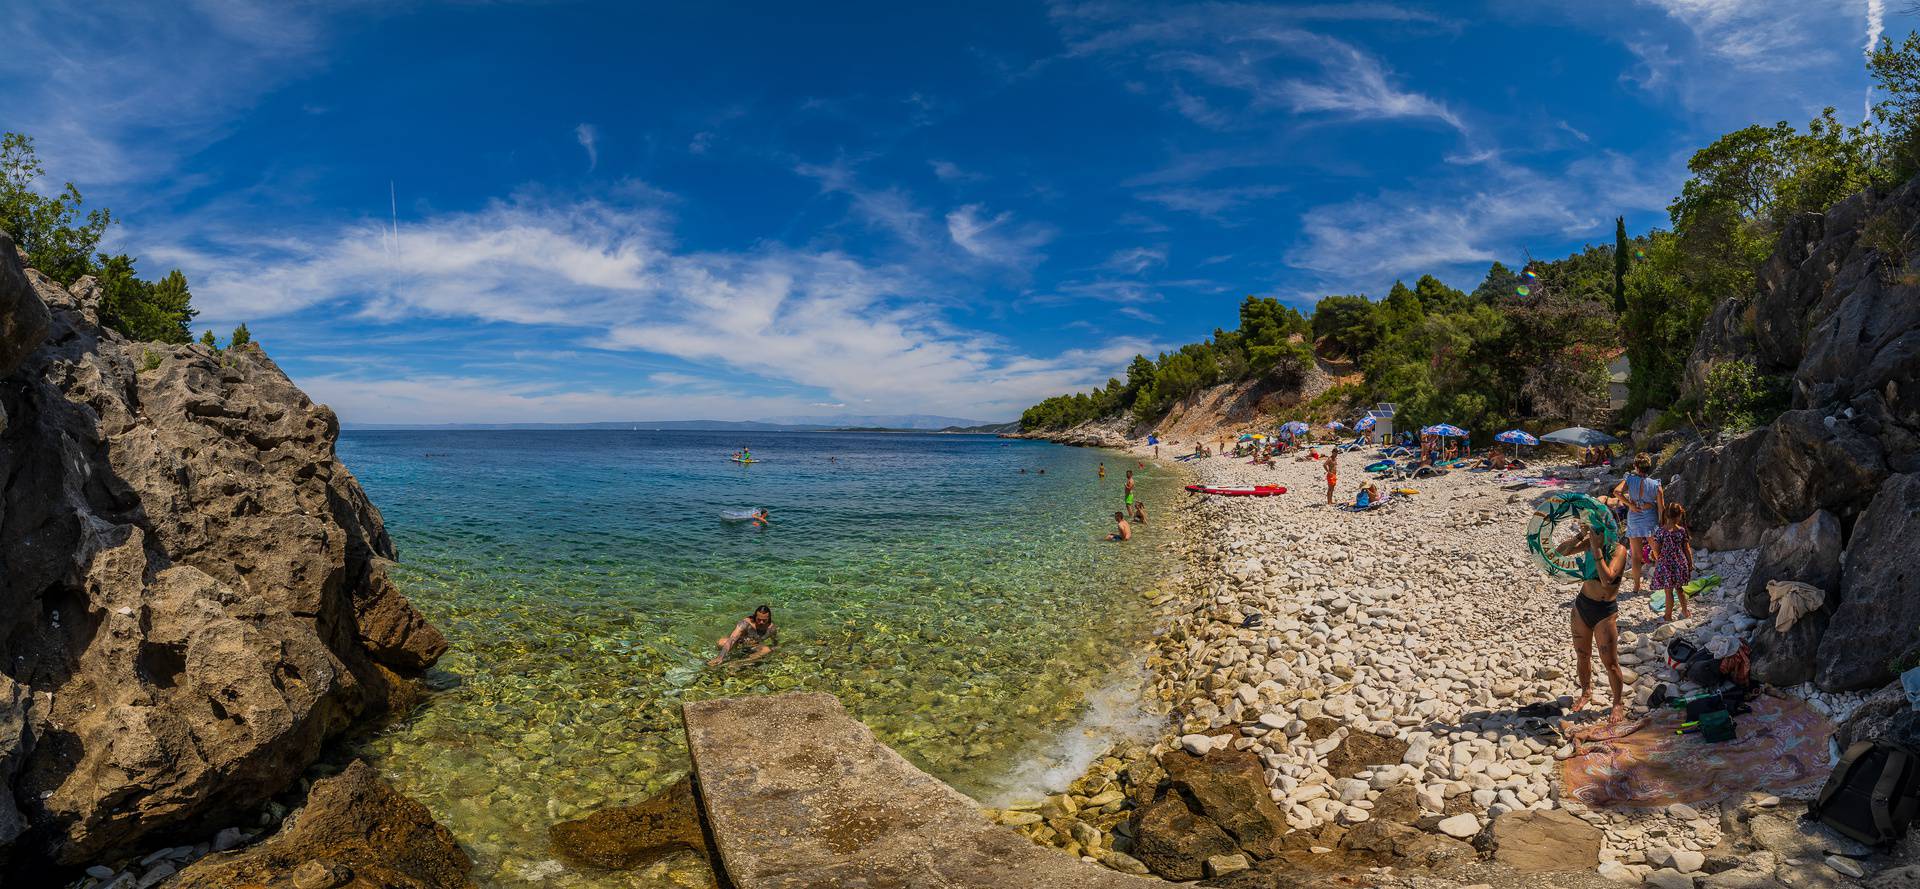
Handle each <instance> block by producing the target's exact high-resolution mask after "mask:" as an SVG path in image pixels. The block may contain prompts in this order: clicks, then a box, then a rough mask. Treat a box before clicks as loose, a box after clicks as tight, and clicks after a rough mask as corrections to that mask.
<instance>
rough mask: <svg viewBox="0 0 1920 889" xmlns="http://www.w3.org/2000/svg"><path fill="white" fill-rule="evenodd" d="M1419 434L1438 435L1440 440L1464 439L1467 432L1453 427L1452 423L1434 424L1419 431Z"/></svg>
mask: <svg viewBox="0 0 1920 889" xmlns="http://www.w3.org/2000/svg"><path fill="white" fill-rule="evenodd" d="M1420 434H1421V435H1438V436H1440V437H1441V438H1465V437H1466V436H1467V430H1465V429H1462V428H1460V427H1458V426H1455V425H1453V424H1452V423H1435V424H1433V425H1432V426H1428V427H1427V428H1425V429H1422V430H1420Z"/></svg>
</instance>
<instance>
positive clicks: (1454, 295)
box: [1021, 35, 1920, 433]
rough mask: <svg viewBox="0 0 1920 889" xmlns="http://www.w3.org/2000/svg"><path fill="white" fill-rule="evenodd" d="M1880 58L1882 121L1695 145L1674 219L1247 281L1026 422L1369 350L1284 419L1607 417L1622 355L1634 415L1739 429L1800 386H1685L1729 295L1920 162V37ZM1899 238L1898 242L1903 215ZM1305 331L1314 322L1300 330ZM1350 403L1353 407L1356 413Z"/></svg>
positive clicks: (1785, 128)
mask: <svg viewBox="0 0 1920 889" xmlns="http://www.w3.org/2000/svg"><path fill="white" fill-rule="evenodd" d="M1869 69H1870V71H1871V72H1872V74H1873V77H1874V79H1875V81H1876V90H1875V95H1876V96H1878V97H1879V99H1880V101H1879V104H1877V105H1876V106H1875V109H1874V119H1873V122H1872V124H1871V125H1868V124H1862V125H1859V126H1852V127H1849V126H1846V125H1843V124H1841V123H1840V122H1839V121H1838V120H1837V119H1836V118H1835V116H1834V111H1833V109H1831V108H1828V109H1827V110H1826V111H1825V112H1823V113H1822V114H1821V115H1820V116H1819V117H1816V118H1814V119H1813V120H1812V121H1810V122H1808V124H1807V126H1806V127H1805V128H1804V129H1799V128H1795V127H1794V126H1792V125H1791V124H1788V123H1786V122H1785V121H1782V122H1779V123H1776V124H1774V125H1772V126H1761V125H1755V126H1750V127H1746V128H1744V129H1740V130H1736V131H1734V132H1732V133H1728V134H1727V135H1725V136H1722V137H1720V138H1719V139H1718V140H1716V141H1715V142H1714V143H1713V144H1711V145H1708V146H1707V147H1705V148H1703V149H1701V150H1700V151H1698V152H1696V153H1695V154H1694V155H1693V157H1692V159H1691V160H1690V162H1689V163H1688V171H1689V172H1690V174H1691V176H1690V177H1689V178H1688V179H1687V181H1686V183H1685V185H1684V186H1683V187H1682V189H1681V192H1680V194H1679V195H1678V196H1676V197H1675V198H1674V200H1673V203H1672V204H1671V205H1670V206H1669V207H1668V213H1669V218H1670V220H1671V223H1672V228H1671V229H1670V230H1656V231H1653V232H1650V233H1648V234H1646V235H1643V236H1640V237H1637V238H1633V237H1628V235H1627V232H1626V227H1625V224H1624V221H1622V220H1619V219H1616V220H1615V225H1614V231H1613V232H1611V233H1602V232H1595V233H1594V234H1595V235H1596V237H1600V236H1603V235H1604V234H1611V236H1612V237H1611V241H1612V244H1611V245H1609V246H1589V247H1587V248H1586V249H1584V250H1582V251H1580V252H1578V253H1575V254H1573V255H1572V256H1568V257H1565V258H1561V259H1555V260H1550V261H1538V260H1532V259H1530V258H1528V259H1523V260H1521V261H1519V262H1517V263H1516V264H1515V265H1514V266H1513V267H1509V266H1507V265H1504V264H1502V263H1498V262H1496V263H1494V264H1493V265H1492V267H1491V268H1489V269H1488V270H1487V273H1486V276H1485V277H1484V278H1483V279H1482V280H1481V281H1480V283H1479V284H1478V285H1477V286H1476V287H1474V289H1473V290H1472V292H1462V291H1460V290H1457V289H1455V288H1453V287H1450V286H1448V285H1447V284H1445V283H1443V282H1442V281H1440V280H1439V279H1437V278H1435V277H1433V276H1432V275H1422V276H1421V277H1420V278H1419V279H1418V280H1417V281H1415V282H1414V284H1413V286H1411V287H1408V286H1406V285H1405V284H1404V283H1401V282H1398V281H1396V282H1395V283H1394V284H1393V286H1392V288H1391V289H1389V290H1388V292H1387V294H1386V295H1385V296H1384V297H1383V298H1381V299H1377V300H1376V299H1370V298H1368V297H1366V296H1364V295H1355V294H1344V295H1334V296H1327V297H1325V298H1323V299H1321V300H1320V301H1319V302H1318V303H1317V304H1316V305H1315V306H1313V309H1312V312H1311V313H1310V314H1303V313H1301V312H1300V311H1299V310H1297V309H1294V308H1292V307H1290V306H1286V305H1283V304H1281V303H1279V302H1278V301H1276V300H1274V299H1271V298H1260V297H1252V296H1249V297H1247V299H1246V301H1245V302H1243V303H1242V304H1241V307H1240V324H1239V326H1238V327H1237V328H1235V329H1234V330H1218V329H1216V330H1215V331H1214V334H1213V337H1212V338H1211V339H1208V340H1205V341H1203V342H1199V343H1193V344H1190V345H1186V346H1182V347H1181V348H1180V349H1178V350H1175V351H1172V352H1164V353H1161V354H1160V355H1159V356H1158V357H1156V358H1147V357H1146V356H1144V355H1141V356H1135V358H1134V359H1133V362H1132V364H1131V365H1130V366H1129V367H1128V368H1127V374H1126V379H1125V380H1124V381H1122V380H1119V379H1112V380H1108V382H1107V384H1106V385H1105V386H1101V387H1097V388H1095V389H1094V390H1092V391H1091V392H1082V393H1075V394H1071V395H1060V396H1056V397H1053V398H1049V399H1047V400H1046V401H1043V402H1041V403H1040V404H1037V405H1034V406H1033V407H1032V408H1029V409H1028V410H1027V411H1026V413H1025V414H1023V415H1022V416H1021V427H1022V428H1023V429H1024V430H1027V431H1040V432H1044V431H1047V430H1054V429H1062V428H1066V427H1069V426H1073V425H1076V424H1079V423H1083V422H1086V421H1089V420H1095V419H1100V418H1106V417H1114V416H1129V417H1131V418H1132V419H1134V420H1136V421H1140V422H1151V421H1153V420H1156V419H1158V418H1160V417H1162V416H1164V415H1165V414H1166V412H1167V411H1168V409H1169V408H1170V407H1171V406H1172V405H1173V404H1174V402H1176V401H1178V400H1179V399H1180V398H1182V397H1184V396H1186V395H1188V394H1191V393H1193V392H1195V391H1197V390H1199V389H1201V388H1204V387H1207V386H1211V385H1215V384H1219V383H1230V382H1235V381H1240V380H1246V379H1249V378H1252V377H1255V376H1259V375H1265V374H1273V375H1277V376H1278V377H1280V379H1277V380H1276V382H1280V383H1285V382H1286V380H1285V379H1284V377H1286V376H1288V375H1295V376H1297V375H1298V374H1300V373H1301V372H1303V371H1304V370H1306V369H1307V368H1308V367H1310V366H1311V362H1312V360H1313V357H1314V353H1313V351H1312V349H1311V348H1309V346H1308V344H1307V342H1303V340H1305V341H1311V342H1315V343H1317V345H1318V349H1319V352H1320V354H1321V356H1322V357H1327V358H1347V359H1351V360H1352V362H1353V363H1354V365H1355V366H1356V367H1357V369H1358V370H1359V371H1360V372H1361V373H1362V374H1363V378H1362V379H1361V381H1360V382H1358V383H1354V384H1350V385H1346V386H1342V387H1338V388H1336V389H1335V390H1334V391H1333V392H1330V393H1328V394H1327V395H1324V396H1321V397H1320V398H1318V399H1316V400H1315V402H1314V403H1313V404H1311V405H1302V406H1301V408H1300V410H1299V411H1298V412H1297V413H1296V414H1292V415H1289V416H1287V417H1277V418H1274V419H1276V420H1279V419H1309V420H1328V419H1335V418H1339V417H1340V415H1341V414H1344V413H1347V412H1350V411H1353V410H1356V409H1358V407H1359V406H1362V405H1367V404H1371V403H1373V402H1378V401H1388V402H1394V403H1396V404H1398V405H1399V406H1400V410H1401V413H1402V415H1403V416H1406V417H1408V418H1410V419H1411V420H1413V421H1414V422H1416V423H1421V424H1426V423H1437V422H1449V423H1454V424H1458V425H1462V426H1465V427H1467V428H1469V429H1472V430H1474V431H1476V432H1480V433H1489V432H1493V431H1497V430H1499V429H1504V428H1508V427H1510V426H1513V425H1519V424H1521V423H1524V422H1527V421H1537V422H1556V423H1557V422H1585V423H1595V422H1603V421H1604V420H1605V419H1606V417H1607V414H1608V379H1607V373H1606V365H1607V363H1608V362H1609V361H1610V360H1611V359H1612V358H1613V357H1615V356H1617V355H1619V354H1621V353H1623V352H1624V353H1625V354H1626V356H1627V358H1628V359H1629V361H1630V365H1631V374H1630V376H1629V379H1628V393H1627V404H1626V407H1625V409H1624V411H1622V414H1623V416H1624V418H1632V417H1636V416H1638V415H1640V414H1641V413H1642V412H1644V411H1645V410H1647V409H1648V408H1658V409H1663V410H1667V409H1677V410H1676V411H1675V412H1676V413H1677V414H1679V415H1683V416H1685V417H1687V418H1689V419H1690V420H1691V421H1692V422H1695V423H1698V424H1700V425H1703V426H1709V427H1724V428H1739V427H1742V426H1747V425H1752V424H1755V423H1759V422H1765V421H1766V420H1767V419H1769V418H1770V416H1771V415H1772V414H1774V413H1777V412H1778V411H1779V409H1780V406H1781V405H1783V404H1784V399H1783V397H1782V393H1783V392H1784V391H1785V381H1784V380H1776V379H1768V378H1766V377H1764V376H1763V375H1761V374H1760V373H1759V372H1758V371H1756V370H1755V369H1754V368H1753V367H1752V366H1751V365H1744V364H1743V362H1740V361H1730V362H1722V363H1720V364H1716V365H1715V366H1714V367H1713V368H1712V370H1711V371H1710V372H1709V374H1708V378H1707V380H1706V381H1705V386H1704V387H1702V391H1698V392H1691V393H1683V385H1682V384H1683V380H1682V377H1683V374H1684V371H1685V368H1686V364H1687V358H1688V355H1689V354H1690V353H1691V352H1692V350H1693V345H1694V341H1695V339H1696V338H1697V337H1698V336H1699V334H1700V330H1701V325H1702V324H1703V322H1704V321H1705V320H1706V318H1707V316H1708V314H1709V313H1710V312H1712V310H1713V308H1714V307H1715V306H1716V305H1719V304H1721V303H1722V302H1724V301H1727V300H1736V301H1744V300H1748V299H1750V298H1751V297H1752V292H1753V287H1754V275H1755V269H1756V268H1757V266H1759V264H1760V263H1761V262H1763V261H1764V260H1765V259H1766V257H1767V254H1768V252H1769V251H1770V250H1771V249H1772V246H1773V244H1774V242H1775V240H1776V239H1777V237H1778V235H1779V233H1780V230H1781V227H1782V225H1784V224H1785V222H1786V221H1787V220H1788V219H1789V218H1791V217H1792V216H1794V215H1795V214H1798V213H1803V212H1809V211H1813V212H1818V211H1824V210H1825V209H1827V208H1828V207H1829V206H1831V205H1832V204H1834V203H1835V202H1836V201H1839V200H1840V199H1842V198H1844V197H1846V196H1848V195H1850V194H1853V193H1855V192H1857V191H1860V190H1862V189H1865V188H1874V187H1885V186H1887V185H1889V184H1891V183H1894V182H1899V181H1904V180H1905V179H1907V178H1909V177H1911V176H1913V175H1914V174H1916V173H1920V36H1915V35H1908V36H1907V38H1906V40H1905V41H1904V42H1903V43H1902V44H1901V45H1898V46H1895V45H1893V44H1892V43H1890V42H1886V41H1883V42H1882V44H1881V47H1880V49H1879V50H1877V51H1876V52H1875V53H1873V55H1872V58H1871V60H1870V62H1869ZM1886 228H1887V230H1888V231H1889V232H1890V234H1889V235H1888V238H1887V239H1888V241H1889V243H1887V244H1885V245H1884V246H1883V249H1884V250H1886V251H1888V252H1889V254H1890V255H1898V256H1906V255H1911V254H1913V253H1914V252H1915V251H1916V250H1920V245H1912V244H1906V243H1899V240H1900V237H1901V235H1900V234H1899V232H1901V231H1904V228H1903V227H1899V226H1895V225H1893V224H1892V223H1891V222H1890V223H1889V224H1888V225H1887V226H1886ZM1295 334H1299V335H1300V336H1299V337H1295V336H1294V335H1295ZM1346 418H1347V419H1351V417H1350V416H1349V417H1346Z"/></svg>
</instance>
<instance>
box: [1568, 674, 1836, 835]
mask: <svg viewBox="0 0 1920 889" xmlns="http://www.w3.org/2000/svg"><path fill="white" fill-rule="evenodd" d="M1751 704H1752V706H1753V710H1752V712H1749V713H1745V714H1742V715H1741V716H1739V717H1737V719H1736V722H1737V724H1738V727H1737V729H1736V734H1735V735H1734V739H1733V740H1731V741H1725V742H1721V743H1717V744H1709V743H1706V742H1704V741H1702V740H1700V739H1699V738H1697V737H1695V736H1692V735H1678V734H1675V733H1674V732H1675V731H1677V730H1678V729H1679V728H1680V723H1681V722H1682V721H1683V720H1685V719H1686V715H1685V714H1684V713H1682V712H1680V711H1678V710H1672V709H1667V708H1662V709H1660V710H1658V711H1656V712H1654V713H1653V714H1652V715H1651V716H1649V717H1648V718H1647V719H1646V720H1643V721H1641V722H1631V723H1621V724H1620V725H1618V726H1602V727H1599V728H1597V729H1596V730H1595V731H1594V732H1593V735H1592V736H1591V740H1588V741H1579V742H1576V743H1575V753H1574V755H1573V756H1571V757H1569V758H1567V760H1566V761H1565V762H1562V763H1561V764H1560V788H1561V795H1562V796H1565V797H1571V798H1573V799H1577V800H1579V801H1580V802H1582V803H1584V804H1586V805H1588V806H1594V807H1622V808H1652V807H1659V806H1670V805H1673V804H1674V803H1687V804H1689V805H1691V804H1693V803H1701V802H1711V801H1714V800H1719V799H1725V798H1727V797H1730V796H1734V795H1737V794H1742V793H1746V792H1747V791H1750V790H1760V789H1764V790H1767V791H1770V792H1773V793H1786V792H1789V791H1793V790H1796V789H1800V788H1803V787H1806V786H1807V785H1810V784H1818V783H1820V782H1821V781H1824V780H1826V777H1827V739H1828V738H1830V737H1831V736H1832V735H1833V725H1832V723H1829V722H1827V720H1826V719H1825V718H1824V717H1822V716H1821V715H1820V714H1819V713H1817V712H1815V711H1814V709H1813V708H1811V707H1808V706H1807V705H1806V703H1804V702H1802V701H1798V700H1794V699H1792V698H1780V697H1772V696H1769V697H1763V698H1758V699H1756V700H1753V701H1752V702H1751ZM1636 729H1637V730H1636Z"/></svg>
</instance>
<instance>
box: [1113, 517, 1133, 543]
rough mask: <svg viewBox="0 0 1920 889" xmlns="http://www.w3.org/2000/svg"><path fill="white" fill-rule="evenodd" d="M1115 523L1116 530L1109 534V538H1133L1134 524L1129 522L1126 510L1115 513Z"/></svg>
mask: <svg viewBox="0 0 1920 889" xmlns="http://www.w3.org/2000/svg"><path fill="white" fill-rule="evenodd" d="M1113 525H1114V532H1113V533H1112V534H1108V535H1107V539H1108V540H1132V539H1133V526H1131V525H1128V524H1127V514H1126V513H1124V512H1116V513H1114V514H1113Z"/></svg>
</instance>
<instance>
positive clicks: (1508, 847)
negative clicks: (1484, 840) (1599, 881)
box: [1491, 809, 1601, 873]
mask: <svg viewBox="0 0 1920 889" xmlns="http://www.w3.org/2000/svg"><path fill="white" fill-rule="evenodd" d="M1491 838H1492V842H1493V860H1495V861H1498V862H1500V863H1501V864H1504V865H1506V866H1508V867H1511V868H1513V869H1514V870H1517V871H1520V872H1521V873H1552V872H1555V871H1562V872H1564V871H1583V870H1589V869H1591V868H1592V867H1593V866H1594V865H1595V864H1597V863H1598V862H1599V860H1600V839H1601V834H1600V829H1599V828H1597V827H1594V826H1593V825H1591V824H1588V823H1587V822H1585V821H1582V820H1580V819H1579V818H1576V817H1574V816H1573V815H1570V814H1567V812H1566V810H1564V809H1547V810H1531V809H1530V810H1526V811H1520V812H1508V813H1506V814H1504V815H1501V816H1500V817H1498V818H1495V819H1493V828H1492V831H1491Z"/></svg>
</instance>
